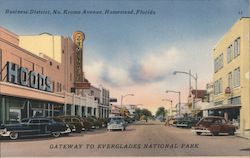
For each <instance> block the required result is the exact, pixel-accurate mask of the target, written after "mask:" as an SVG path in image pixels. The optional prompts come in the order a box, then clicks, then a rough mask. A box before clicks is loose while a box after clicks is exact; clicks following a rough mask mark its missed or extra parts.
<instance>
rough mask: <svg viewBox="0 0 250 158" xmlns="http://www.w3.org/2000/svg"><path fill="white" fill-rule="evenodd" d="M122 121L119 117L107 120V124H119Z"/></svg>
mask: <svg viewBox="0 0 250 158" xmlns="http://www.w3.org/2000/svg"><path fill="white" fill-rule="evenodd" d="M122 121H123V119H122V118H120V117H114V118H109V123H120V122H122Z"/></svg>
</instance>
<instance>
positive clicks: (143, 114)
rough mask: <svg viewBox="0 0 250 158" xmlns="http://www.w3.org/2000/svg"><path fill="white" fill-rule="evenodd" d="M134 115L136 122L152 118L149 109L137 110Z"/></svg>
mask: <svg viewBox="0 0 250 158" xmlns="http://www.w3.org/2000/svg"><path fill="white" fill-rule="evenodd" d="M134 114H135V119H136V120H139V119H140V118H143V119H146V118H148V117H152V113H151V111H149V110H148V109H139V108H136V109H135V112H134Z"/></svg>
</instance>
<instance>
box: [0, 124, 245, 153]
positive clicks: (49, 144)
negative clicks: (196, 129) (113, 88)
mask: <svg viewBox="0 0 250 158" xmlns="http://www.w3.org/2000/svg"><path fill="white" fill-rule="evenodd" d="M0 141H1V151H0V152H1V156H0V157H9V156H22V157H28V156H30V157H37V156H46V157H47V156H60V157H61V156H63V157H68V156H81V157H84V156H115V157H117V156H249V155H250V150H249V149H250V144H249V140H247V139H244V138H239V137H236V136H228V135H224V136H197V135H195V134H193V133H191V131H190V129H182V128H175V127H166V126H164V125H163V124H162V123H159V122H155V121H149V122H147V123H146V122H137V123H136V124H132V125H129V126H128V128H127V130H126V131H111V132H108V131H106V129H99V130H95V131H89V132H82V133H81V134H79V133H78V134H77V133H74V134H71V135H70V136H63V137H60V138H51V137H42V138H41V137H36V138H28V139H27V138H26V139H19V140H15V141H12V140H6V139H4V140H0Z"/></svg>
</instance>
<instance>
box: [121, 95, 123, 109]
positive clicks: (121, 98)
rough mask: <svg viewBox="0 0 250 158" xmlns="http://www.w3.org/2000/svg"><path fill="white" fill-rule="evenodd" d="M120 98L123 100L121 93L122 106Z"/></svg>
mask: <svg viewBox="0 0 250 158" xmlns="http://www.w3.org/2000/svg"><path fill="white" fill-rule="evenodd" d="M122 100H123V96H122V95H121V108H122Z"/></svg>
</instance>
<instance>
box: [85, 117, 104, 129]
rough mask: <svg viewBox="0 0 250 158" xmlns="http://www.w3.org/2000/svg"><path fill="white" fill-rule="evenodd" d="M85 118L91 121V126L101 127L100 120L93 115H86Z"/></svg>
mask: <svg viewBox="0 0 250 158" xmlns="http://www.w3.org/2000/svg"><path fill="white" fill-rule="evenodd" d="M87 120H88V121H89V122H92V123H93V126H92V128H101V127H102V122H101V121H100V120H98V119H97V118H96V117H95V116H88V117H87Z"/></svg>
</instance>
